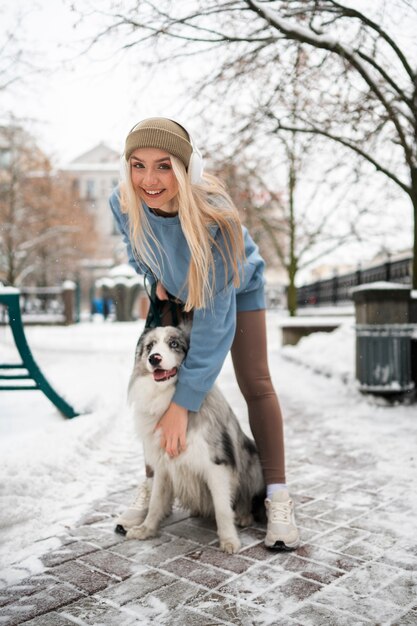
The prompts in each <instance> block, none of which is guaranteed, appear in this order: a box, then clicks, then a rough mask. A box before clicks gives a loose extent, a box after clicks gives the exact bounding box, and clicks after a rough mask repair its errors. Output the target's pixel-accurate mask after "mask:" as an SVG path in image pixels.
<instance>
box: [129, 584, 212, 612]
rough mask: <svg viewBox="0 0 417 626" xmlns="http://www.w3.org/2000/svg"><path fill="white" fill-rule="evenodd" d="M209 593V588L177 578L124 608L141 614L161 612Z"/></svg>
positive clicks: (193, 601)
mask: <svg viewBox="0 0 417 626" xmlns="http://www.w3.org/2000/svg"><path fill="white" fill-rule="evenodd" d="M207 593H208V592H207V589H204V588H203V587H200V586H198V585H195V584H192V583H190V582H187V581H185V580H175V581H174V582H173V583H172V585H168V586H164V587H160V588H159V589H156V590H155V591H153V592H151V593H149V594H147V595H146V596H143V597H141V598H137V599H136V600H132V601H131V602H128V603H127V604H125V605H124V608H125V609H128V610H130V611H131V612H132V613H137V614H138V615H140V616H142V615H143V614H144V613H145V614H146V613H149V612H151V611H154V612H155V613H159V614H161V613H163V612H165V611H172V610H173V609H177V608H178V607H179V606H182V605H184V604H186V603H189V602H192V603H193V604H194V603H195V601H196V600H197V599H198V598H202V597H204V596H205V595H206V594H207ZM144 608H145V609H146V610H145V611H144V610H143V609H144Z"/></svg>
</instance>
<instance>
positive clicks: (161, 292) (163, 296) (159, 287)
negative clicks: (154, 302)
mask: <svg viewBox="0 0 417 626" xmlns="http://www.w3.org/2000/svg"><path fill="white" fill-rule="evenodd" d="M156 296H157V298H159V300H168V294H167V290H166V289H165V287H164V286H163V284H162V283H160V282H159V280H158V282H157V283H156Z"/></svg>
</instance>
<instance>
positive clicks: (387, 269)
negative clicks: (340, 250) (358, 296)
mask: <svg viewBox="0 0 417 626" xmlns="http://www.w3.org/2000/svg"><path fill="white" fill-rule="evenodd" d="M411 265H412V258H411V257H409V258H406V259H400V260H398V261H391V260H387V261H386V262H385V263H383V264H382V265H375V266H374V267H368V268H366V269H361V268H358V269H357V270H356V271H355V272H351V273H350V274H342V275H340V276H339V275H338V274H335V275H334V276H333V277H332V278H327V279H325V280H319V281H317V282H315V283H310V284H308V285H302V286H301V287H298V289H297V306H299V307H303V306H316V305H317V306H320V305H334V304H344V303H348V302H351V295H350V292H351V289H352V287H357V286H358V285H363V284H365V283H373V282H377V281H387V282H396V283H404V284H409V283H411Z"/></svg>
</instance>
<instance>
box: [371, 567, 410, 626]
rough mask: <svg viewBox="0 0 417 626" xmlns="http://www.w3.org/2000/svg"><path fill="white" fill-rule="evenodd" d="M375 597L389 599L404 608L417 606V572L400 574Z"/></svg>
mask: <svg viewBox="0 0 417 626" xmlns="http://www.w3.org/2000/svg"><path fill="white" fill-rule="evenodd" d="M374 597H375V599H378V598H379V599H381V600H382V601H383V600H389V601H390V602H392V603H393V604H397V605H398V606H400V607H402V608H405V607H410V608H413V607H414V606H415V607H417V572H405V573H404V574H400V575H399V576H398V577H397V578H395V579H394V580H393V581H392V582H390V583H388V584H387V585H386V586H384V587H383V588H382V589H381V590H380V591H379V592H378V593H376V594H375V596H374ZM416 623H417V622H416Z"/></svg>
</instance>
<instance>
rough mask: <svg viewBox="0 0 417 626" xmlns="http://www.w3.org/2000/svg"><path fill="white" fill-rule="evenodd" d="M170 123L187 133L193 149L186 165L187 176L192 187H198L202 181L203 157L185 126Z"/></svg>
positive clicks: (175, 122)
mask: <svg viewBox="0 0 417 626" xmlns="http://www.w3.org/2000/svg"><path fill="white" fill-rule="evenodd" d="M171 122H174V124H177V125H178V126H181V128H182V129H183V130H185V132H186V133H187V135H188V137H189V139H190V144H191V146H192V148H193V151H192V153H191V156H190V161H189V163H188V176H189V177H190V182H191V184H192V185H198V184H199V183H201V182H202V180H203V172H204V159H203V155H202V154H201V152H200V150H199V149H198V148H197V146H196V145H195V142H194V140H193V138H192V135H191V133H190V132H189V131H188V130H187V129H186V128H185V126H183V125H182V124H180V123H179V122H177V121H176V120H171Z"/></svg>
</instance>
